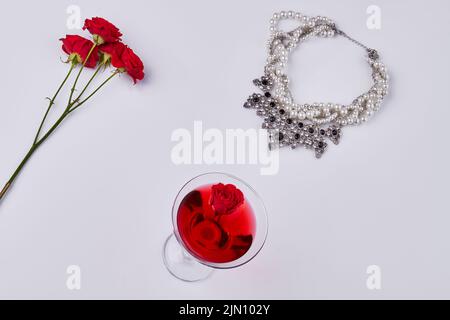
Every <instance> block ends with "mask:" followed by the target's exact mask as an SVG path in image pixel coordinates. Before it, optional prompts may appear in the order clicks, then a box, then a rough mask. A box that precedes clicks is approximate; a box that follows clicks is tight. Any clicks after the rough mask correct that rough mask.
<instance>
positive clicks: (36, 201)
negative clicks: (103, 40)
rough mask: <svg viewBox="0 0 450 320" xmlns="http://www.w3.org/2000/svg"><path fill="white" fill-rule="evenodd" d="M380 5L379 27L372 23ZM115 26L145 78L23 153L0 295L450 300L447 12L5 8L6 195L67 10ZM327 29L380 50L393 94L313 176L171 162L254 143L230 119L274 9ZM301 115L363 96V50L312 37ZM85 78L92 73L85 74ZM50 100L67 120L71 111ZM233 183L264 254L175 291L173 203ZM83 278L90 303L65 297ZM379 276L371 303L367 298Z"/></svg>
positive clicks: (2, 120)
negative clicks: (169, 258) (205, 133)
mask: <svg viewBox="0 0 450 320" xmlns="http://www.w3.org/2000/svg"><path fill="white" fill-rule="evenodd" d="M373 4H375V5H378V6H379V7H380V8H381V19H382V20H381V23H382V24H381V30H369V29H368V28H367V26H366V20H367V18H368V15H367V13H366V9H367V7H368V6H369V5H373ZM69 5H78V6H80V8H81V13H82V16H83V18H85V17H91V16H97V15H98V16H103V17H105V18H107V19H109V20H110V21H112V22H114V23H115V24H116V25H118V26H119V27H120V28H121V30H122V32H123V33H124V40H125V41H126V42H127V43H129V45H130V46H131V47H133V48H134V49H135V51H136V52H137V53H138V54H139V55H140V56H141V57H142V59H143V60H144V63H145V65H146V72H147V75H148V77H147V79H146V80H145V81H143V82H142V83H140V84H138V85H136V86H133V85H132V83H131V81H130V80H129V79H128V78H127V77H126V76H122V77H121V78H120V79H115V81H113V82H112V83H111V85H109V86H108V87H107V88H105V90H104V91H103V92H102V93H101V94H100V95H98V96H96V97H95V98H94V99H93V100H92V102H91V103H89V104H88V105H86V107H85V108H83V109H80V110H79V112H76V113H75V114H73V116H71V117H70V118H69V119H68V120H67V121H66V122H65V123H64V125H63V126H62V127H61V128H60V129H58V130H57V132H56V134H55V135H54V136H53V137H52V138H51V139H50V140H49V141H48V142H47V143H46V144H45V145H43V147H42V148H41V149H40V150H39V151H38V152H37V153H36V154H35V156H34V157H33V159H32V160H31V162H30V163H29V165H28V166H27V167H26V168H25V170H24V171H23V173H22V174H21V175H20V177H19V179H18V180H17V183H16V184H15V185H14V187H13V189H12V190H11V192H10V193H9V194H8V195H7V197H6V199H5V201H4V202H3V203H1V204H0V298H63V299H80V298H143V299H155V298H158V299H166V298H167V299H169V298H172V299H173V298H186V299H187V298H193V299H197V298H199V299H200V298H202V299H206V298H207V299H215V298H222V299H229V298H238V299H240V298H248V299H263V298H267V299H271V298H285V299H303V298H306V299H313V298H344V299H346V298H362V299H379V298H450V275H449V270H450V260H449V258H448V253H449V251H450V241H449V240H450V239H449V232H448V230H449V223H450V219H449V217H448V214H449V202H448V179H449V167H448V163H449V152H448V138H447V136H448V129H447V119H448V117H449V116H450V108H449V105H448V101H449V99H448V90H449V89H448V88H449V80H448V72H449V70H450V68H449V67H450V62H449V61H450V60H449V59H448V57H449V56H450V47H449V45H448V34H449V31H450V23H449V22H448V12H449V9H450V6H449V3H448V2H447V1H443V0H442V1H437V0H435V1H382V0H377V1H356V0H353V1H351V0H345V1H332V0H328V1H325V0H322V1H294V0H291V1H289V0H283V1H269V0H264V1H262V0H253V1H237V0H236V1H230V0H228V1H220V2H219V1H207V0H202V1H200V0H191V1H132V0H130V1H127V2H126V3H124V2H123V1H111V0H110V1H95V2H93V1H82V0H76V1H70V2H69V1H58V2H56V1H39V2H31V1H27V2H25V1H22V2H18V1H16V2H12V1H10V2H7V3H3V4H2V5H1V8H2V19H1V20H0V30H2V40H1V41H2V45H1V47H2V50H0V61H1V65H2V66H1V73H2V75H1V77H0V88H1V89H0V90H1V104H0V181H1V182H2V183H3V182H5V181H6V180H7V179H8V178H9V175H10V174H11V173H12V171H13V170H14V168H15V167H16V166H17V164H18V162H19V161H20V159H21V157H23V155H24V154H25V152H26V150H27V148H28V146H29V145H30V143H31V140H32V138H33V135H34V132H35V130H36V127H37V125H38V123H39V121H40V119H41V117H42V114H43V112H44V111H45V108H46V104H47V103H46V101H45V97H46V96H49V95H51V94H52V93H53V91H54V90H55V89H56V87H57V84H58V83H59V81H60V80H61V79H62V78H63V77H64V75H65V73H66V70H67V68H68V66H66V65H64V64H63V63H61V59H63V58H64V54H63V53H62V52H61V49H60V43H59V42H58V38H60V37H62V36H64V35H65V34H66V33H81V31H79V30H68V29H67V27H66V20H67V17H68V15H67V14H66V9H67V7H68V6H69ZM279 10H298V11H301V12H304V13H306V14H308V15H325V16H329V17H331V18H333V19H335V20H336V22H337V24H338V25H339V26H340V27H341V28H342V29H343V30H345V31H346V32H348V33H349V34H351V35H352V36H354V37H355V38H357V39H359V40H361V41H362V42H364V43H365V44H367V45H369V46H371V47H374V48H376V49H378V50H379V51H380V53H381V55H382V58H383V61H384V62H385V63H386V64H387V66H388V68H389V71H390V74H391V76H392V81H391V88H392V89H391V94H390V96H389V97H388V98H387V99H386V101H385V104H384V105H383V108H382V110H381V111H380V113H379V114H377V115H376V116H375V117H374V118H373V119H372V120H371V121H370V122H369V123H367V124H364V125H362V126H360V127H354V128H348V129H344V131H343V138H342V142H341V144H340V145H339V146H337V147H336V146H331V147H330V149H329V150H328V152H327V153H326V154H325V155H324V157H323V158H322V159H321V160H320V161H318V160H316V159H314V157H313V155H312V153H311V152H309V151H304V150H302V149H301V150H297V151H290V150H284V151H282V152H281V154H280V158H281V160H280V161H281V163H280V170H279V173H278V174H276V175H273V176H261V175H260V171H259V169H260V168H259V166H255V165H221V166H216V165H214V166H206V165H184V166H176V165H174V164H173V163H172V161H171V157H170V152H171V149H172V147H173V146H174V143H173V142H171V139H170V137H171V134H172V132H173V130H175V129H178V128H187V129H189V130H192V128H193V122H194V120H202V121H203V124H204V127H205V128H219V129H226V128H244V129H247V128H256V127H258V126H259V125H260V119H258V118H257V117H256V115H255V114H254V112H252V111H249V110H245V109H243V108H242V103H243V101H244V100H245V99H246V98H247V96H248V95H249V94H250V93H251V92H253V90H254V88H253V86H252V83H251V81H252V80H253V79H254V78H255V77H258V76H260V75H261V72H262V70H263V66H264V62H265V59H266V48H265V44H266V40H267V37H268V22H269V19H270V17H271V15H272V14H273V12H275V11H279ZM291 62H292V63H291V65H290V70H289V74H290V77H291V78H292V90H293V92H294V93H295V96H296V98H297V100H298V101H299V102H313V101H319V102H321V101H323V102H328V101H332V102H340V103H349V102H351V101H352V99H353V98H354V97H355V96H357V95H358V94H360V93H361V92H363V91H365V90H367V88H368V86H369V84H370V70H369V68H368V67H367V64H366V63H365V61H364V52H363V51H362V50H361V49H359V48H358V47H355V46H354V45H352V44H351V43H350V42H348V41H346V40H344V39H332V40H330V39H328V40H317V39H315V40H311V41H309V42H307V43H305V45H304V46H303V47H301V48H299V49H298V50H297V51H296V52H295V53H294V54H293V56H292V59H291ZM88 74H89V72H88ZM62 97H64V99H60V100H59V102H60V104H58V105H57V107H58V108H59V109H56V108H55V110H59V111H60V110H61V109H62V108H63V106H62V105H63V104H64V103H65V101H66V100H65V95H62ZM212 170H219V171H226V172H229V173H232V174H236V175H238V176H240V177H241V178H243V179H244V180H246V181H247V182H248V183H250V184H251V185H252V186H254V187H255V189H257V191H258V192H259V193H260V195H261V196H262V197H263V199H264V201H265V203H266V206H267V208H268V211H269V214H270V233H269V238H268V241H267V243H266V246H265V248H264V249H263V250H262V251H261V253H260V255H259V256H258V257H256V258H255V259H254V260H253V261H251V263H249V264H248V265H245V266H243V267H241V268H238V269H234V270H228V271H219V272H216V273H215V274H214V275H213V277H212V278H210V279H209V280H207V281H205V282H200V283H195V284H187V283H183V282H181V281H179V280H177V279H175V278H173V277H172V276H171V275H170V274H169V273H168V272H167V271H166V269H165V267H164V265H163V263H162V259H161V252H162V246H163V243H164V241H165V239H166V237H167V236H168V235H169V234H170V232H171V217H170V208H171V204H172V201H173V199H174V197H175V195H176V193H177V192H178V190H179V188H180V187H181V186H182V184H183V183H184V182H185V181H186V180H188V179H189V178H191V177H193V176H195V175H197V174H199V173H203V172H207V171H212ZM73 264H75V265H79V266H80V267H81V270H82V288H81V290H79V291H70V290H68V289H67V288H66V278H67V274H66V268H67V266H69V265H73ZM373 264H375V265H379V266H380V267H381V270H382V289H381V290H375V291H371V290H368V289H367V287H366V278H367V274H366V268H367V266H369V265H373Z"/></svg>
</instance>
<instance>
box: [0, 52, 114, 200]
mask: <svg viewBox="0 0 450 320" xmlns="http://www.w3.org/2000/svg"><path fill="white" fill-rule="evenodd" d="M95 46H96V45H95V44H94V45H93V46H92V48H91V50H90V51H89V53H88V55H87V57H86V59H85V60H84V62H83V65H82V66H81V68H80V71H79V72H78V75H77V78H76V79H75V83H74V85H73V86H72V90H71V93H70V98H69V102H68V104H67V107H66V109H65V111H64V113H63V114H62V115H61V117H60V118H59V119H58V120H57V121H56V122H55V124H54V125H53V126H52V127H51V128H50V129H49V131H48V132H47V133H46V134H45V135H44V136H43V137H42V138H41V139H39V134H40V133H41V130H42V127H43V126H44V123H45V120H46V119H47V116H48V114H49V112H50V109H51V108H52V106H53V104H54V102H55V99H56V97H57V96H58V94H59V92H60V91H61V89H62V87H63V86H64V84H65V83H66V82H67V79H68V78H69V76H70V74H71V73H72V70H73V68H74V66H75V64H74V63H71V66H70V69H69V72H68V73H67V75H66V77H65V78H64V80H63V82H62V83H61V85H60V86H59V87H58V90H57V91H56V93H55V95H54V96H53V98H52V99H51V100H50V103H49V106H48V108H47V111H46V112H45V114H44V117H43V119H42V121H41V124H40V125H39V129H38V131H37V133H36V136H35V138H34V140H33V144H32V145H31V148H30V150H28V152H27V154H26V155H25V157H24V158H23V160H22V162H20V164H19V166H18V167H17V168H16V170H15V171H14V173H13V174H12V176H11V177H10V178H9V180H8V182H6V184H5V186H4V187H3V189H2V190H1V191H0V201H1V200H2V198H3V197H4V196H5V194H6V193H7V191H8V190H9V188H10V187H11V185H12V184H13V182H14V180H15V179H16V178H17V176H18V175H19V173H20V172H21V171H22V169H23V167H24V166H25V164H26V163H27V162H28V160H29V159H30V158H31V156H32V155H33V153H34V152H35V151H36V150H37V149H38V148H39V147H40V146H41V145H42V143H43V142H44V141H45V140H47V139H48V137H49V136H50V135H51V134H52V133H53V132H54V131H55V130H56V128H57V127H58V126H59V125H60V124H61V122H62V121H63V120H64V119H65V118H66V117H67V115H68V114H69V113H70V112H72V111H73V110H70V108H71V107H72V106H73V104H74V103H75V102H77V100H78V99H79V98H80V97H81V95H82V94H83V93H84V92H85V91H86V89H87V87H88V86H89V85H90V83H91V82H92V80H93V79H94V77H95V76H96V75H97V73H98V71H99V70H100V67H101V65H99V67H98V68H97V70H96V72H95V73H94V75H93V76H92V77H91V79H90V80H89V82H88V83H87V84H86V86H85V87H84V89H83V91H82V92H81V94H80V95H78V97H77V99H75V101H73V102H72V101H71V100H72V96H73V92H74V91H75V86H76V83H77V82H78V79H79V77H80V74H81V71H82V70H83V68H84V66H85V64H86V62H87V61H88V59H89V57H90V55H91V54H92V52H93V51H94V48H95ZM115 74H116V73H115ZM115 74H113V75H115ZM110 78H112V76H111V77H110ZM110 78H108V79H107V81H109V79H110ZM107 81H105V82H104V83H103V84H102V85H101V86H100V87H99V88H97V90H95V91H94V93H95V92H97V91H98V90H99V89H100V88H101V87H102V86H103V85H104V84H105V83H106V82H107ZM92 95H93V94H91V95H90V96H89V97H88V98H90V97H91V96H92ZM86 101H87V99H85V100H84V101H83V103H84V102H86ZM80 105H81V104H79V105H78V106H77V108H78V107H79V106H80Z"/></svg>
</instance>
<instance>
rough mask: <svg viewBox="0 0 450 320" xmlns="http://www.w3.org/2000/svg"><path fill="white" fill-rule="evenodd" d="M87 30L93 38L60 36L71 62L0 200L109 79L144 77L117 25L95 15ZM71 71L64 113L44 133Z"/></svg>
mask: <svg viewBox="0 0 450 320" xmlns="http://www.w3.org/2000/svg"><path fill="white" fill-rule="evenodd" d="M86 29H87V30H88V31H89V32H90V33H91V35H92V41H91V40H89V39H86V38H83V37H81V36H79V35H67V36H66V37H65V38H63V39H60V40H61V41H62V49H63V51H64V52H65V53H66V54H67V55H68V58H67V61H66V63H68V64H69V65H70V66H69V71H68V73H67V75H66V77H65V78H64V80H63V81H62V83H61V84H60V85H59V87H58V89H57V90H56V93H55V94H54V95H53V97H52V98H48V100H49V104H48V108H47V111H46V112H45V114H44V117H43V119H42V121H41V124H40V125H39V128H38V130H37V132H36V135H35V137H34V140H33V143H32V144H31V147H30V149H29V150H28V152H27V154H26V155H25V158H24V159H23V160H22V162H21V163H20V164H19V166H18V167H17V169H16V170H15V171H14V173H13V174H12V176H11V178H10V179H9V180H8V182H7V183H6V185H5V186H4V188H3V189H2V190H1V191H0V200H1V199H2V198H3V196H4V195H5V194H6V192H7V191H8V189H9V188H10V187H11V185H12V183H13V182H14V180H15V179H16V178H17V176H18V175H19V173H20V171H21V170H22V169H23V167H24V166H25V164H26V163H27V162H28V160H29V159H30V158H31V156H32V155H33V154H34V153H35V152H36V150H37V149H38V148H39V147H40V146H41V145H42V144H43V143H44V142H45V141H46V140H47V139H48V138H49V137H50V136H51V135H52V134H53V132H54V131H55V130H56V129H57V128H58V127H59V126H60V125H61V123H62V122H63V121H64V120H65V119H66V118H67V117H68V116H69V115H70V114H71V113H72V112H74V111H75V110H77V109H78V108H80V107H81V106H83V105H84V104H85V103H86V102H87V101H88V100H89V99H91V98H92V96H94V95H95V94H96V93H97V92H98V91H99V90H100V89H101V88H102V87H103V86H105V85H106V84H107V83H108V82H109V81H110V80H111V79H112V78H114V77H115V76H117V75H119V74H121V73H126V74H128V75H129V76H130V77H131V78H132V79H133V81H134V83H136V82H137V81H138V80H142V79H143V78H144V65H143V63H142V61H141V59H139V57H138V56H137V55H136V54H135V53H134V52H133V50H131V49H130V48H129V47H128V46H127V45H125V44H124V43H123V42H122V40H121V37H122V33H121V32H120V30H119V29H118V28H117V27H116V26H114V25H113V24H112V23H110V22H109V21H107V20H105V19H103V18H99V17H95V18H92V19H86V21H85V23H84V27H83V30H86ZM109 66H112V67H113V68H114V69H113V71H112V73H111V74H110V75H109V76H108V77H107V78H106V79H105V80H104V81H103V82H102V83H101V84H100V85H99V86H98V87H96V88H93V89H92V90H90V89H91V88H90V85H91V84H92V81H93V80H94V78H96V77H97V76H98V75H99V73H100V71H102V70H104V69H106V68H107V67H109ZM77 68H78V70H77ZM86 68H92V69H95V71H94V73H93V74H92V76H91V77H90V79H89V80H88V81H87V82H86V83H85V84H84V86H81V87H80V88H81V90H79V91H78V81H79V79H80V75H81V73H82V71H83V70H84V69H86ZM74 70H77V72H75V74H76V75H75V79H74V81H73V85H72V87H71V89H70V92H69V97H68V102H67V105H66V106H65V109H64V112H63V113H62V114H61V116H60V117H59V118H58V119H57V120H56V121H55V123H54V124H53V125H52V126H51V127H50V129H48V131H47V132H45V133H43V132H42V131H43V127H44V124H45V121H46V119H47V116H48V114H49V112H50V110H51V109H52V107H53V105H54V104H55V101H56V98H57V97H58V95H59V93H60V91H61V89H62V88H63V87H64V85H65V84H66V83H67V82H68V80H69V79H70V76H71V74H72V72H73V71H74ZM89 90H90V92H89ZM88 92H89V93H88Z"/></svg>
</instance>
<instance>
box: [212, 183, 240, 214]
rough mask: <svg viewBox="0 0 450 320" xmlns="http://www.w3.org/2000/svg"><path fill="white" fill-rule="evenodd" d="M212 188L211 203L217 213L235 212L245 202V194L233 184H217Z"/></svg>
mask: <svg viewBox="0 0 450 320" xmlns="http://www.w3.org/2000/svg"><path fill="white" fill-rule="evenodd" d="M211 190H212V192H211V199H210V204H211V205H212V206H213V208H214V210H215V211H216V214H219V215H220V214H230V213H233V212H234V211H235V210H236V209H237V208H238V207H239V206H241V205H242V204H243V203H244V194H243V193H242V191H241V190H239V189H238V188H236V186H234V185H232V184H227V185H224V184H223V183H219V184H215V185H213V186H212V187H211Z"/></svg>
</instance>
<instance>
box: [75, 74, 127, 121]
mask: <svg viewBox="0 0 450 320" xmlns="http://www.w3.org/2000/svg"><path fill="white" fill-rule="evenodd" d="M119 73H120V72H119V71H118V70H116V71H114V72H113V74H112V75H110V76H109V77H108V78H107V79H106V80H105V81H103V82H102V83H101V84H100V85H99V86H98V87H97V89H95V90H94V91H93V92H92V93H91V94H90V95H89V96H87V97H86V99H84V100H83V101H81V102H80V103H78V104H77V105H76V106H75V107H73V108H72V109H69V110H68V113H72V112H73V111H75V110H76V109H78V108H79V107H81V106H82V105H83V104H84V103H85V102H86V101H88V100H89V99H90V98H91V97H92V96H93V95H94V94H96V93H97V91H99V90H100V89H101V88H102V87H103V86H104V85H105V84H107V83H108V82H109V81H110V80H111V79H112V78H114V77H115V76H116V75H117V74H119Z"/></svg>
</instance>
